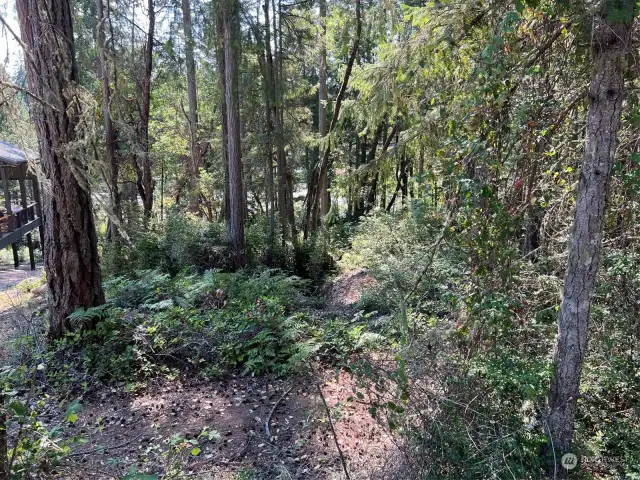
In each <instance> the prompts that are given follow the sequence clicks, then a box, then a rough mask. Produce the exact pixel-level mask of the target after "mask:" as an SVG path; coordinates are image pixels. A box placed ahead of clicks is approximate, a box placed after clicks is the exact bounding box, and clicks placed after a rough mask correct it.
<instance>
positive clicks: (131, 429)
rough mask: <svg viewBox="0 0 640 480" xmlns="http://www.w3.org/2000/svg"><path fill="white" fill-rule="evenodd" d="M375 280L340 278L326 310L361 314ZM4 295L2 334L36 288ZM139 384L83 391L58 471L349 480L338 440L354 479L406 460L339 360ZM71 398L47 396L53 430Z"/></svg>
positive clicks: (385, 472)
mask: <svg viewBox="0 0 640 480" xmlns="http://www.w3.org/2000/svg"><path fill="white" fill-rule="evenodd" d="M371 281H372V280H371V279H370V277H368V276H367V275H366V273H365V272H363V271H355V272H351V273H349V274H346V275H343V276H341V277H338V278H337V279H336V280H335V281H334V282H332V284H331V285H330V286H329V287H328V289H327V307H326V308H327V313H328V312H338V311H339V312H342V313H347V312H350V311H353V307H354V304H355V303H356V302H357V300H358V298H359V296H360V292H361V290H362V288H364V287H365V286H366V285H368V284H370V283H371ZM2 295H5V296H8V297H10V298H13V300H12V301H11V302H8V303H6V304H4V305H2V306H1V307H0V308H1V309H2V311H1V312H0V318H3V319H4V326H3V323H0V328H4V329H5V331H3V332H1V333H0V335H2V337H0V338H8V335H11V332H10V331H9V330H7V329H8V328H11V327H10V325H11V324H13V325H15V324H16V323H20V322H23V321H25V320H24V319H25V318H27V315H25V312H24V308H23V307H21V306H20V305H21V304H22V305H23V304H24V302H25V300H27V299H28V298H29V295H30V294H28V293H23V292H20V291H18V290H17V289H15V288H12V289H9V290H7V291H5V292H3V293H2ZM31 308H34V307H33V304H32V306H31ZM1 350H2V347H1V345H0V359H1V355H2V351H1ZM5 353H6V352H5ZM3 363H4V362H3ZM131 390H132V389H131V388H130V386H129V385H125V384H124V383H120V384H115V385H109V386H104V387H103V388H101V389H98V390H93V391H92V392H91V393H90V394H87V395H85V396H83V397H82V398H80V402H81V404H82V406H83V409H82V412H80V413H79V414H78V420H77V421H76V422H75V423H74V424H73V425H72V426H71V427H65V434H64V435H65V436H66V437H73V436H80V437H82V438H83V439H84V440H83V444H81V445H79V446H77V447H74V448H73V449H72V451H71V454H70V455H69V456H68V457H67V458H66V459H65V463H64V465H63V466H61V467H60V470H59V471H57V472H51V477H50V478H78V479H80V478H82V479H85V478H95V479H108V478H116V479H120V478H123V475H125V474H126V473H127V472H129V474H130V476H129V477H124V478H198V479H221V480H225V479H238V480H240V479H318V480H320V479H342V478H346V476H345V474H344V470H343V466H342V462H341V456H340V453H339V450H338V446H337V444H338V445H339V448H340V449H341V450H342V454H343V456H344V459H345V462H346V465H347V469H348V471H349V474H350V478H352V479H364V478H367V479H371V478H391V477H392V476H393V474H392V470H393V468H394V464H397V463H398V462H397V459H398V455H399V453H398V450H397V449H396V447H395V445H394V443H393V441H392V439H391V438H390V437H389V436H388V435H387V434H386V433H385V431H384V429H383V428H382V427H380V426H379V425H378V424H377V422H376V421H375V420H374V419H373V418H372V417H371V415H370V413H369V411H368V405H366V404H365V403H363V402H352V401H351V402H350V401H347V399H348V398H349V397H352V396H353V395H354V391H355V380H354V379H353V378H352V377H351V376H350V375H349V374H348V373H345V372H343V371H339V372H337V371H336V370H335V369H332V368H330V367H324V368H322V367H320V368H319V370H318V371H316V372H315V373H314V374H307V375H303V376H298V377H296V378H276V377H273V376H261V377H252V376H248V375H241V374H240V373H236V374H233V373H231V374H229V375H227V376H225V377H222V378H220V379H216V380H198V379H194V378H190V377H184V376H183V377H181V378H167V377H158V378H156V379H155V380H153V381H150V382H148V383H147V384H146V385H145V386H144V387H143V388H139V389H136V390H135V391H131ZM320 391H321V392H322V395H321V394H320ZM323 397H324V401H323ZM69 401H70V399H62V398H56V397H55V396H52V397H51V398H49V399H48V401H47V403H46V405H45V406H44V407H43V408H42V409H41V418H40V420H41V422H42V423H43V425H44V426H45V428H49V427H52V426H54V425H58V424H61V423H63V421H64V418H65V407H66V405H67V404H68V402H69ZM325 401H326V405H327V406H326V407H325V403H324V402H325ZM327 409H329V410H330V411H331V418H332V420H333V427H334V430H335V437H334V433H333V430H332V427H331V424H330V422H329V421H328V419H327ZM267 429H268V431H267ZM85 442H86V443H85ZM134 472H135V473H136V474H147V475H152V476H151V477H142V476H137V477H136V476H134V475H133V473H134ZM153 475H158V477H155V476H153Z"/></svg>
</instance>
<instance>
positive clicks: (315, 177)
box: [304, 0, 362, 238]
mask: <svg viewBox="0 0 640 480" xmlns="http://www.w3.org/2000/svg"><path fill="white" fill-rule="evenodd" d="M355 4H356V33H355V38H354V39H353V47H352V48H351V53H350V55H349V60H348V61H347V67H346V69H345V72H344V78H343V79H342V84H341V85H340V91H339V92H338V96H337V97H336V103H335V107H334V109H333V116H332V118H331V124H330V125H329V130H328V133H331V132H333V131H334V129H335V127H336V124H337V123H338V118H339V117H340V110H341V108H342V102H343V100H344V97H345V95H346V93H347V87H348V85H349V79H350V78H351V72H352V70H353V65H354V63H355V61H356V57H357V55H358V51H359V49H360V37H361V35H362V16H361V11H360V0H355ZM330 156H331V146H330V145H327V146H326V148H325V149H324V153H323V154H322V158H321V159H320V162H319V164H318V165H317V166H316V168H315V169H314V170H313V173H312V176H311V182H309V192H308V193H307V211H306V216H305V217H306V218H305V223H304V236H305V238H307V237H308V235H309V233H310V232H311V233H313V232H315V231H316V229H317V227H318V211H319V206H320V205H319V204H320V201H319V200H320V196H319V185H320V182H319V179H320V178H321V177H322V176H323V175H324V174H325V173H326V172H328V170H329V167H330V166H331V165H330Z"/></svg>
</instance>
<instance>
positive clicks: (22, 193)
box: [18, 174, 36, 270]
mask: <svg viewBox="0 0 640 480" xmlns="http://www.w3.org/2000/svg"><path fill="white" fill-rule="evenodd" d="M18 183H19V184H20V199H21V200H22V208H23V210H24V213H25V215H26V217H27V223H29V208H28V206H29V205H28V203H27V188H26V186H25V183H24V174H21V175H20V179H19V180H18ZM27 247H28V248H29V262H30V263H31V270H35V269H36V259H35V256H34V255H33V240H32V239H31V232H29V233H27Z"/></svg>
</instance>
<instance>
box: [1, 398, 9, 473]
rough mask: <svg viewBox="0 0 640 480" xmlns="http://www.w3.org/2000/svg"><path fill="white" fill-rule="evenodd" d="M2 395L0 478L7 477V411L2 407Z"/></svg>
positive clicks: (2, 402)
mask: <svg viewBox="0 0 640 480" xmlns="http://www.w3.org/2000/svg"><path fill="white" fill-rule="evenodd" d="M3 404H4V397H3V396H0V480H5V479H7V478H9V457H8V450H9V447H8V445H7V444H8V442H7V412H6V410H5V409H4V408H3Z"/></svg>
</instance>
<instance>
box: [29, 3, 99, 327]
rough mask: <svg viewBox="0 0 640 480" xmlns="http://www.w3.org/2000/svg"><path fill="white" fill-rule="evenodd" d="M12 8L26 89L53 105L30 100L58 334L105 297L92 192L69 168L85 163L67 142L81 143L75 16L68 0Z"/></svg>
mask: <svg viewBox="0 0 640 480" xmlns="http://www.w3.org/2000/svg"><path fill="white" fill-rule="evenodd" d="M17 10H18V18H19V19H20V30H21V32H22V40H23V42H24V43H25V44H26V46H27V48H28V49H29V51H30V53H31V54H30V55H28V56H27V58H28V60H27V62H26V64H27V65H26V66H27V77H28V80H29V89H30V91H31V92H33V93H34V94H36V95H37V96H38V97H40V98H47V99H50V100H51V101H50V102H49V103H50V104H54V105H56V106H57V108H56V109H55V110H54V109H53V108H51V107H50V106H47V105H44V104H42V103H35V102H34V103H33V104H32V105H31V115H32V118H33V121H34V123H35V125H36V132H37V134H38V140H39V145H40V161H41V164H42V170H43V172H44V175H45V177H46V179H47V180H48V182H49V184H50V189H49V192H50V193H49V194H47V195H44V205H43V207H44V208H43V217H44V227H45V232H44V239H45V249H44V250H45V252H44V266H45V271H46V275H47V283H48V286H49V292H50V295H49V311H50V314H51V319H50V328H49V336H50V338H61V337H62V336H64V334H65V332H67V331H68V330H71V329H72V325H71V323H70V321H69V314H70V313H72V312H73V311H74V310H76V309H77V308H79V307H84V308H89V307H93V306H96V305H100V304H102V303H104V293H103V291H102V281H101V275H100V263H99V257H98V239H97V235H96V229H95V224H94V220H93V209H92V205H91V193H90V192H89V191H88V190H87V189H86V188H88V187H86V185H88V182H86V179H78V178H76V176H75V174H74V170H75V171H83V167H84V165H83V163H84V159H85V158H86V157H85V154H86V152H84V151H82V149H81V147H74V146H72V145H73V144H74V143H75V142H78V144H81V143H82V142H81V140H82V139H81V138H78V132H77V131H76V127H77V125H78V121H79V118H80V117H81V115H82V112H81V110H80V109H81V108H82V107H81V105H80V103H79V102H78V101H77V96H76V89H77V88H78V87H77V83H78V71H77V67H76V62H75V51H74V39H73V25H72V18H73V17H72V14H71V7H70V4H69V0H18V1H17ZM74 167H75V168H74ZM83 185H85V187H83ZM91 326H92V325H86V327H91Z"/></svg>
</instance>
